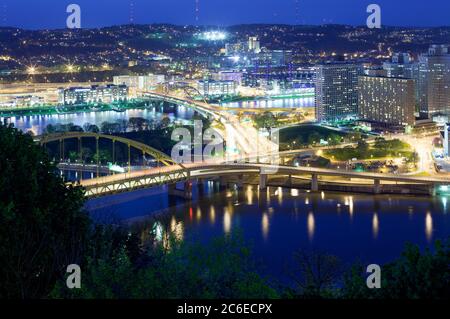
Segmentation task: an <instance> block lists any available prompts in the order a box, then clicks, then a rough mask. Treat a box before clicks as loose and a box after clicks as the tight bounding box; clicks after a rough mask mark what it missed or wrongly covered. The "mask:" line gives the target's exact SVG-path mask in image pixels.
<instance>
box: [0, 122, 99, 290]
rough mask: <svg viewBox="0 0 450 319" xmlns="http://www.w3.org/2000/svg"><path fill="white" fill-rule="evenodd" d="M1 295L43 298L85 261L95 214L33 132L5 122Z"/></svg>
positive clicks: (0, 135)
mask: <svg viewBox="0 0 450 319" xmlns="http://www.w3.org/2000/svg"><path fill="white" fill-rule="evenodd" d="M0 150H1V152H0V171H1V174H0V261H1V267H0V298H40V297H42V296H45V295H46V294H48V293H49V291H50V290H51V289H52V287H53V286H54V285H55V282H56V280H57V279H58V277H59V276H60V274H61V273H63V271H65V267H67V265H69V264H72V263H77V262H80V261H81V259H82V254H83V251H84V246H85V244H86V238H87V236H86V235H87V233H88V229H89V227H90V226H89V223H90V219H89V217H88V216H87V214H86V213H84V212H83V209H82V207H83V204H84V198H83V194H82V191H81V190H80V189H78V188H67V187H66V185H64V183H63V181H62V179H61V178H60V177H59V176H58V175H57V174H55V173H54V172H55V167H54V166H53V165H52V164H51V163H50V162H49V160H48V157H47V155H46V154H45V153H44V151H43V150H42V148H41V147H39V146H37V145H35V143H34V142H33V140H32V138H31V136H29V135H27V134H23V133H21V132H20V131H18V130H16V129H13V128H12V127H8V126H3V125H0Z"/></svg>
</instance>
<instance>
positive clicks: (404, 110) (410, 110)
mask: <svg viewBox="0 0 450 319" xmlns="http://www.w3.org/2000/svg"><path fill="white" fill-rule="evenodd" d="M358 92H359V99H358V114H359V118H360V119H362V120H365V121H368V122H374V123H377V124H381V125H380V126H384V127H402V126H403V127H404V126H413V125H414V123H415V116H414V112H415V93H414V92H415V81H414V80H413V79H406V78H394V77H372V76H361V77H359V85H358Z"/></svg>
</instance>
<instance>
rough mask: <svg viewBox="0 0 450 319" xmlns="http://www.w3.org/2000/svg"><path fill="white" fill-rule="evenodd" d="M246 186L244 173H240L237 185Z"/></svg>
mask: <svg viewBox="0 0 450 319" xmlns="http://www.w3.org/2000/svg"><path fill="white" fill-rule="evenodd" d="M243 186H244V175H242V174H240V175H238V181H237V187H239V188H242V187H243Z"/></svg>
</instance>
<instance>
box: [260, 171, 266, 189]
mask: <svg viewBox="0 0 450 319" xmlns="http://www.w3.org/2000/svg"><path fill="white" fill-rule="evenodd" d="M266 188H267V174H262V173H260V174H259V189H266Z"/></svg>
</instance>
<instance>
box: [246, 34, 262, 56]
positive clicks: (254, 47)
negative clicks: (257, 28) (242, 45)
mask: <svg viewBox="0 0 450 319" xmlns="http://www.w3.org/2000/svg"><path fill="white" fill-rule="evenodd" d="M248 51H250V52H253V53H259V52H261V45H260V43H259V40H258V38H257V37H249V38H248Z"/></svg>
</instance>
